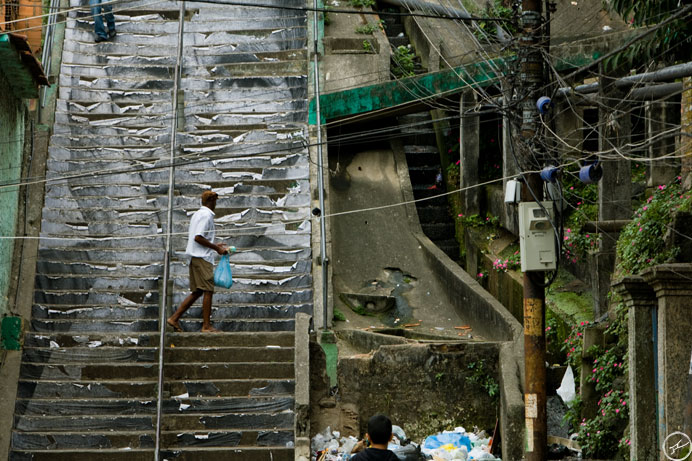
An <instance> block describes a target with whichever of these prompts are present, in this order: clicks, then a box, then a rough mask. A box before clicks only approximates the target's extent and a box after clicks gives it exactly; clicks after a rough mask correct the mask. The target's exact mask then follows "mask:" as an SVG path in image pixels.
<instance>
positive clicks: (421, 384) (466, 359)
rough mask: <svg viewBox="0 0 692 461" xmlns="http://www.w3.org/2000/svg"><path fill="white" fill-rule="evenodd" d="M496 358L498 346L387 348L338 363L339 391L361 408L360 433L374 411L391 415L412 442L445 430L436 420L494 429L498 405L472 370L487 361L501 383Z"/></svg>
mask: <svg viewBox="0 0 692 461" xmlns="http://www.w3.org/2000/svg"><path fill="white" fill-rule="evenodd" d="M498 357H499V351H498V344H497V343H445V344H416V343H414V344H400V345H385V346H381V347H380V348H379V349H377V350H376V351H374V352H373V353H371V354H362V355H355V356H351V357H346V358H342V359H341V360H340V361H339V368H338V376H339V392H340V395H341V399H342V402H343V403H345V404H353V405H355V406H356V407H357V408H358V414H359V416H360V417H359V421H360V430H361V433H364V431H365V424H367V420H368V418H369V417H370V416H372V415H373V414H376V413H385V414H388V415H389V416H390V418H391V419H392V422H393V423H394V424H399V425H402V427H403V429H404V431H405V432H406V434H407V436H408V437H411V438H414V439H418V438H422V437H424V436H425V435H429V434H430V433H434V432H435V431H437V430H440V429H442V428H439V427H435V426H434V424H436V423H434V422H433V421H438V422H447V421H448V422H449V424H448V425H447V426H448V427H447V428H449V427H453V426H455V425H462V426H464V427H466V428H467V429H472V428H473V426H474V425H477V426H478V427H479V428H484V429H491V430H492V428H493V427H494V426H495V422H496V419H497V418H498V417H499V411H498V402H497V400H493V399H492V398H491V397H490V396H489V395H488V393H487V391H486V390H485V389H484V388H483V387H481V386H480V385H478V384H476V383H473V382H471V381H470V378H471V376H472V375H473V370H472V369H470V368H469V366H470V364H472V363H473V364H475V366H478V364H479V363H483V369H484V370H485V372H487V375H488V376H490V377H492V379H493V380H495V382H497V380H498ZM438 424H439V423H438Z"/></svg>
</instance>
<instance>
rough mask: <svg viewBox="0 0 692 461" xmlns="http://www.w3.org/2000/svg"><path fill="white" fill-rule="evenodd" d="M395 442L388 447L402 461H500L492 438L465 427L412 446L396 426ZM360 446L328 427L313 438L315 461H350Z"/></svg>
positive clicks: (393, 430)
mask: <svg viewBox="0 0 692 461" xmlns="http://www.w3.org/2000/svg"><path fill="white" fill-rule="evenodd" d="M392 433H393V437H392V441H391V442H389V446H388V447H387V448H388V449H390V450H391V451H393V452H394V454H396V456H397V458H399V460H400V461H422V460H433V461H468V460H484V461H493V460H495V461H500V458H496V457H494V456H493V455H492V454H491V453H490V447H491V438H490V437H489V436H488V435H487V434H486V433H485V431H474V432H466V430H465V429H464V428H463V427H457V428H455V429H454V430H453V431H444V432H440V433H438V434H435V435H430V436H428V437H426V438H425V440H424V441H423V443H422V444H420V445H418V444H416V443H415V442H411V441H410V440H409V439H408V438H407V437H406V434H405V433H404V431H403V429H401V428H400V427H399V426H392ZM357 443H358V439H356V438H355V437H353V436H348V437H342V436H341V433H340V432H339V431H334V432H332V431H331V428H330V427H327V428H326V429H325V430H324V431H322V432H320V433H319V434H317V435H316V436H315V437H313V438H312V443H311V446H310V447H311V453H312V461H347V460H350V459H351V456H352V455H351V451H353V448H354V447H355V446H356V444H357Z"/></svg>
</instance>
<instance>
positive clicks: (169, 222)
mask: <svg viewBox="0 0 692 461" xmlns="http://www.w3.org/2000/svg"><path fill="white" fill-rule="evenodd" d="M184 22H185V2H184V1H181V2H180V12H179V13H178V56H177V60H176V63H175V74H174V75H173V109H172V112H173V116H172V120H171V147H170V157H169V158H170V160H169V162H170V165H169V168H168V210H167V215H166V226H167V227H166V249H165V253H164V260H163V288H162V300H161V302H160V307H159V311H160V312H159V379H158V386H157V389H158V395H157V397H156V445H155V448H154V460H155V461H159V457H160V455H159V451H160V450H161V420H162V417H163V353H164V347H165V345H166V318H167V317H166V314H167V309H166V307H167V305H168V294H169V293H168V291H169V290H168V282H169V279H170V272H171V271H170V265H171V236H172V235H173V197H174V196H173V189H174V187H175V151H176V149H177V145H176V134H177V132H178V91H179V88H180V74H181V73H182V59H183V24H184Z"/></svg>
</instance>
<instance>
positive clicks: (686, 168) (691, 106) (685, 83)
mask: <svg viewBox="0 0 692 461" xmlns="http://www.w3.org/2000/svg"><path fill="white" fill-rule="evenodd" d="M682 88H683V90H682V96H681V104H680V106H681V107H680V131H681V132H682V133H689V132H690V130H692V77H685V78H683V79H682ZM680 154H681V155H682V173H681V174H682V184H683V188H684V189H685V190H690V189H692V138H690V137H689V136H680Z"/></svg>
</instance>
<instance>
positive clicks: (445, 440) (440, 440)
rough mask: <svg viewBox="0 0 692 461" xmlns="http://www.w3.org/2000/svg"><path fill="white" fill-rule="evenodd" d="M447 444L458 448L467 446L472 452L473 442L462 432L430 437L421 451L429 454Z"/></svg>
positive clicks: (424, 442) (444, 433)
mask: <svg viewBox="0 0 692 461" xmlns="http://www.w3.org/2000/svg"><path fill="white" fill-rule="evenodd" d="M447 444H452V445H454V446H455V447H457V448H461V447H462V446H465V447H466V449H467V450H468V451H471V440H470V439H469V437H468V436H467V435H466V434H465V433H461V432H443V433H439V434H435V435H430V436H428V437H427V438H426V439H425V440H424V441H423V446H422V447H421V451H422V452H423V453H425V454H428V453H429V452H430V451H432V450H434V449H436V448H440V447H441V446H443V445H447Z"/></svg>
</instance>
